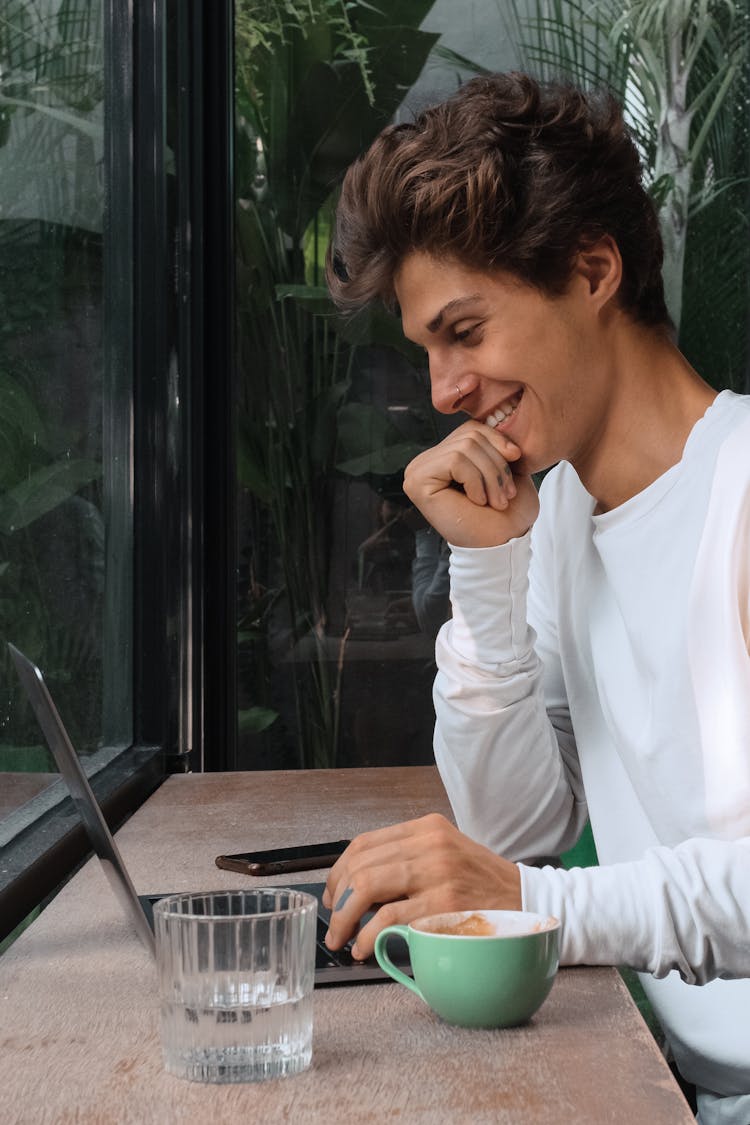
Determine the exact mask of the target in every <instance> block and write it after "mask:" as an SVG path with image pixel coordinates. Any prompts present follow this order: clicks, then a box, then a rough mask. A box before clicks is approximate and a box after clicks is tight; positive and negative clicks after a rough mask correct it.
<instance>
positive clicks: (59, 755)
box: [8, 644, 155, 954]
mask: <svg viewBox="0 0 750 1125" xmlns="http://www.w3.org/2000/svg"><path fill="white" fill-rule="evenodd" d="M8 649H9V651H10V654H11V656H12V657H13V662H14V664H15V666H16V669H17V671H18V675H19V677H20V680H21V683H22V684H23V687H24V690H25V692H26V694H27V696H28V697H29V702H30V703H31V706H32V707H33V709H34V714H35V715H36V717H37V721H38V723H39V726H40V727H41V728H42V732H43V733H44V737H45V738H46V740H47V744H48V746H49V748H50V750H51V751H52V755H53V757H54V759H55V761H56V763H57V768H58V769H59V771H60V773H61V774H62V775H63V777H64V778H65V781H66V782H67V785H68V788H69V789H70V795H71V797H72V798H73V801H74V803H75V806H76V808H77V810H78V813H79V815H80V817H81V820H82V821H83V824H84V827H85V829H86V831H87V833H88V837H89V840H90V841H91V846H92V848H93V849H94V852H95V853H96V855H97V856H98V857H99V859H100V861H101V864H102V867H103V868H104V874H105V875H106V876H107V879H108V880H109V882H110V884H111V886H112V889H113V890H114V892H115V894H116V895H117V897H118V899H119V900H120V903H121V905H122V907H123V909H124V910H125V912H126V914H127V916H128V917H129V918H130V919H131V920H132V922H133V924H134V926H135V928H136V930H137V931H138V936H139V937H140V939H141V941H142V942H143V944H144V945H145V946H146V948H147V949H148V950H149V952H150V953H151V954H155V943H154V935H153V933H152V932H151V927H150V926H149V924H148V921H147V919H146V915H145V912H144V910H143V907H142V906H141V904H140V902H139V901H138V895H137V894H136V893H135V888H134V887H133V884H132V883H131V881H130V876H129V875H128V873H127V871H126V870H125V865H124V864H123V862H122V857H121V856H120V853H119V851H118V850H117V845H116V844H115V841H114V839H113V837H112V833H111V832H110V830H109V828H108V826H107V822H106V820H105V819H104V816H103V814H102V810H101V809H100V807H99V804H98V802H97V800H96V797H95V796H94V793H93V791H92V789H91V786H90V785H89V782H88V778H87V777H86V774H85V773H84V771H83V766H82V765H81V763H80V761H79V758H78V755H77V754H76V752H75V750H74V749H73V744H72V743H71V741H70V738H69V737H68V732H67V731H66V729H65V726H64V725H63V721H62V719H61V718H60V716H59V715H58V713H57V708H56V707H55V704H54V703H53V702H52V696H51V695H50V693H49V691H48V690H47V685H46V684H45V682H44V679H43V677H42V673H41V672H40V671H39V669H38V668H37V666H36V664H33V663H32V662H31V661H30V660H29V659H28V657H26V656H24V655H23V653H22V652H19V650H18V649H17V648H15V647H14V645H12V644H8Z"/></svg>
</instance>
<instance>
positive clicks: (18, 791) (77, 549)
mask: <svg viewBox="0 0 750 1125" xmlns="http://www.w3.org/2000/svg"><path fill="white" fill-rule="evenodd" d="M102 10H103V9H102V5H101V3H100V2H97V0H35V2H34V3H31V2H23V0H6V2H5V3H4V4H3V7H2V14H0V641H2V648H1V649H0V777H2V783H1V784H0V794H1V797H0V800H1V802H2V803H1V804H0V841H2V842H3V843H6V842H7V841H8V839H10V838H12V837H13V836H14V835H16V834H17V833H18V832H19V831H20V830H21V829H22V828H24V827H26V826H27V825H28V824H29V823H30V822H31V821H32V820H33V819H34V818H35V817H37V816H38V815H40V814H41V813H42V812H44V811H45V809H46V808H48V807H49V805H50V803H51V802H52V801H53V798H54V799H56V796H57V794H58V793H60V794H61V793H62V787H61V786H60V785H59V784H58V785H57V786H56V787H55V789H54V791H50V795H49V799H47V798H45V791H46V787H47V786H48V785H49V784H50V782H51V781H53V780H54V778H55V777H56V773H55V770H54V765H53V763H52V761H51V757H50V755H49V753H48V751H47V749H46V746H44V745H43V739H42V736H41V733H40V731H39V729H38V726H37V724H36V722H35V719H34V716H33V714H32V712H31V709H30V708H29V706H28V705H27V703H26V701H25V698H24V697H23V695H22V691H21V688H20V685H19V683H18V680H17V678H16V675H15V671H14V669H13V666H12V664H11V662H10V660H9V658H8V654H7V651H6V648H5V642H6V641H10V642H12V643H13V644H14V645H16V646H17V647H18V648H20V649H21V650H22V651H23V652H25V653H26V655H27V656H29V657H30V658H31V659H33V660H34V661H35V662H36V663H38V664H39V666H40V667H41V668H42V670H43V671H44V673H45V677H46V680H47V683H48V686H49V687H50V690H51V692H52V694H53V697H54V698H55V701H56V703H57V707H58V710H59V711H60V714H61V716H62V718H63V721H64V722H65V724H66V726H67V727H68V730H69V733H70V735H71V738H72V740H73V742H74V745H75V746H76V749H77V750H78V751H79V752H80V753H81V754H82V755H84V756H86V758H87V761H88V763H89V764H88V768H89V770H90V771H92V772H93V770H94V769H95V768H96V767H97V766H99V765H101V764H103V763H104V762H106V761H108V760H110V759H111V758H112V757H113V756H114V755H115V754H116V753H117V752H118V749H121V748H122V747H124V746H127V745H129V744H130V742H131V741H132V733H131V725H130V724H131V699H130V695H131V688H130V684H131V678H132V677H131V673H130V666H129V660H130V656H129V652H130V647H129V636H130V632H129V630H130V620H131V593H130V589H131V586H130V583H131V556H130V522H129V521H130V511H129V491H130V482H129V476H130V467H129V455H128V444H129V426H130V421H129V415H128V408H127V402H128V399H129V380H130V369H129V367H128V365H127V364H123V363H122V362H121V360H122V357H121V356H120V355H119V354H118V351H117V347H116V346H115V345H116V340H114V337H113V339H110V333H111V332H113V333H115V335H116V334H117V333H121V332H122V331H123V330H124V331H125V332H127V331H128V330H129V322H128V309H127V305H126V306H125V307H124V308H123V307H121V308H120V309H119V313H118V317H117V318H116V317H114V316H112V315H111V314H110V312H109V311H108V299H107V295H106V294H107V290H108V279H107V277H106V276H105V274H106V270H105V264H104V263H105V258H104V250H105V240H106V238H107V237H108V225H107V220H106V219H105V193H106V187H107V185H106V183H105V180H106V177H105V171H104V167H105V100H106V99H105V66H104V57H103V17H102ZM129 268H130V267H129V260H128V258H127V257H125V258H124V260H120V261H118V264H117V270H118V273H119V281H118V284H121V283H122V279H123V278H124V279H125V280H126V282H127V276H128V270H129ZM126 289H127V284H126ZM113 340H114V343H113ZM115 400H118V401H119V402H120V407H119V409H118V410H117V411H115V409H114V402H115ZM123 402H124V403H125V408H124V409H123ZM38 794H41V797H39V796H36V795H38ZM35 797H36V800H32V799H33V798H35ZM29 802H31V804H29Z"/></svg>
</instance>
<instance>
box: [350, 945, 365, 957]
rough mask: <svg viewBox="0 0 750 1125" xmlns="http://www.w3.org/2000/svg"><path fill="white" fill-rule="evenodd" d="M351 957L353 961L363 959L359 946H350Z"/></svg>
mask: <svg viewBox="0 0 750 1125" xmlns="http://www.w3.org/2000/svg"><path fill="white" fill-rule="evenodd" d="M352 957H353V958H354V960H355V961H363V960H364V958H363V957H360V955H359V946H358V945H356V944H355V945H353V946H352Z"/></svg>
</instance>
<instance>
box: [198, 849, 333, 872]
mask: <svg viewBox="0 0 750 1125" xmlns="http://www.w3.org/2000/svg"><path fill="white" fill-rule="evenodd" d="M350 843H351V841H350V840H330V841H329V842H328V843H325V844H305V845H302V846H300V847H296V848H271V849H270V850H269V851H265V852H240V853H238V854H237V855H217V857H216V866H217V867H221V868H223V869H224V870H225V871H241V872H242V874H243V875H284V874H286V873H287V872H289V871H314V870H315V868H316V867H332V866H333V864H334V863H335V862H336V860H337V859H338V858H339V856H340V855H341V853H342V852H343V851H344V850H345V849H346V848H348V846H349V844H350Z"/></svg>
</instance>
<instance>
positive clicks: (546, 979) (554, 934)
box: [375, 910, 560, 1027]
mask: <svg viewBox="0 0 750 1125" xmlns="http://www.w3.org/2000/svg"><path fill="white" fill-rule="evenodd" d="M394 934H398V935H399V937H402V938H403V939H404V941H405V942H406V944H407V945H408V947H409V959H410V961H411V967H412V972H413V973H414V979H412V978H411V977H409V976H407V975H406V973H403V972H402V971H401V970H400V969H399V968H397V967H396V966H395V965H394V964H393V962H392V961H391V959H390V957H389V956H388V950H387V946H388V942H389V940H391V938H392V937H393V935H394ZM559 934H560V923H559V922H558V920H557V919H556V918H545V917H543V916H542V915H541V914H533V913H531V912H530V911H523V910H464V911H460V912H458V913H455V914H437V915H432V916H431V917H429V918H419V919H417V920H416V921H414V922H412V923H411V925H409V926H388V927H386V929H384V930H382V931H381V933H379V934H378V936H377V939H376V941H375V957H376V958H377V961H378V964H379V965H380V967H381V968H382V969H384V970H385V972H387V973H388V974H389V975H390V976H392V977H393V979H394V980H396V981H398V982H399V983H400V984H404V985H406V987H407V988H410V989H411V990H412V992H416V994H417V996H419V997H421V999H422V1000H424V1001H425V1002H426V1003H427V1004H429V1005H430V1007H431V1008H432V1009H433V1011H435V1012H437V1014H438V1015H439V1016H441V1017H442V1018H443V1019H444V1020H446V1021H447V1022H448V1023H453V1024H458V1025H460V1026H461V1027H512V1026H513V1025H515V1024H519V1023H524V1022H525V1021H526V1020H528V1019H529V1018H530V1017H531V1016H532V1015H533V1014H534V1012H536V1011H537V1009H538V1008H540V1007H541V1005H542V1004H543V1003H544V1001H545V1000H546V998H547V996H548V995H549V991H550V989H551V988H552V984H553V981H554V979H555V974H556V973H557V967H558V964H559Z"/></svg>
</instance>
